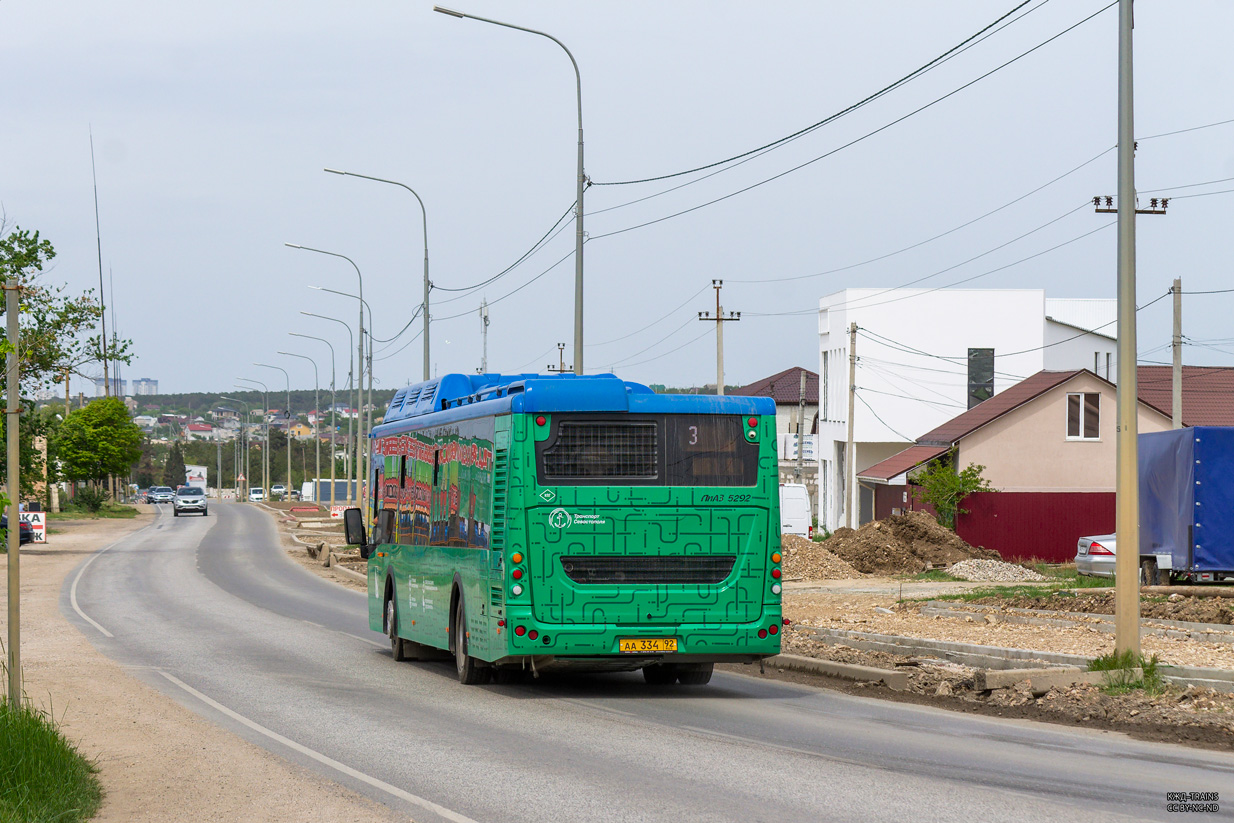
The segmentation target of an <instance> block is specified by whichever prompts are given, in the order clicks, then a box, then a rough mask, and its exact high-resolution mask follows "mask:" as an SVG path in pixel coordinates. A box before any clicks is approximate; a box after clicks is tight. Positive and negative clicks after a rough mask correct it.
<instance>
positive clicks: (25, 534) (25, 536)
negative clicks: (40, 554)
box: [0, 514, 34, 546]
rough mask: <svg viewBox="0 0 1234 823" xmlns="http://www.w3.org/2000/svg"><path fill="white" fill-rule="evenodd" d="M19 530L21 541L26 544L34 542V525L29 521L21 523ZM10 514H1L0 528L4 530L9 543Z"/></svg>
mask: <svg viewBox="0 0 1234 823" xmlns="http://www.w3.org/2000/svg"><path fill="white" fill-rule="evenodd" d="M18 527H19V528H18V531H19V532H20V533H21V538H20V543H21V545H23V546H24V545H26V544H27V543H33V542H34V527H33V526H31V525H30V524H29V523H19V524H18ZM8 529H9V516H8V515H7V514H2V515H0V530H3V531H4V534H5V544H6V545H7V543H8Z"/></svg>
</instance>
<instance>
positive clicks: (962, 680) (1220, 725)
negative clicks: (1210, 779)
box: [783, 627, 1234, 750]
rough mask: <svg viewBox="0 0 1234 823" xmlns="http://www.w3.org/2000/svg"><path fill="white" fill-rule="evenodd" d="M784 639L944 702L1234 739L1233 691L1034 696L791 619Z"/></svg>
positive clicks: (1197, 738) (1185, 736)
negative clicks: (846, 641) (842, 639)
mask: <svg viewBox="0 0 1234 823" xmlns="http://www.w3.org/2000/svg"><path fill="white" fill-rule="evenodd" d="M783 643H784V649H785V651H786V652H789V653H791V654H799V655H804V656H807V657H816V658H820V659H823V660H835V661H838V662H841V663H855V664H858V665H863V666H873V667H875V668H880V669H896V670H899V671H903V672H906V673H907V674H908V680H909V687H908V688H909V691H910V692H911V693H913V694H916V695H920V696H924V697H930V698H935V699H937V700H938V701H939V702H941V703H942V704H944V705H947V704H951V705H952V706H957V705H959V706H965V707H973V708H981V709H984V710H988V711H997V712H1002V711H1007V710H1012V711H1014V713H1015V714H1016V715H1017V716H1023V717H1030V718H1033V719H1044V720H1052V721H1055V722H1062V723H1070V724H1076V725H1083V726H1086V727H1098V728H1114V729H1121V730H1125V731H1130V732H1132V733H1133V734H1134V733H1137V732H1138V733H1140V734H1142V735H1144V736H1149V737H1152V738H1154V739H1165V740H1174V741H1178V742H1196V743H1200V744H1202V745H1205V746H1210V747H1213V748H1218V749H1221V750H1229V748H1231V747H1234V694H1227V693H1223V692H1218V691H1214V690H1213V689H1201V688H1196V687H1194V686H1188V687H1186V688H1183V687H1178V686H1170V687H1167V688H1166V690H1165V691H1164V693H1162V694H1160V695H1155V696H1153V695H1149V694H1146V693H1145V692H1142V691H1131V692H1128V693H1127V694H1120V695H1109V694H1106V693H1105V692H1104V691H1103V690H1102V689H1101V688H1099V687H1097V686H1074V687H1069V688H1065V689H1051V690H1050V691H1048V692H1046V693H1045V694H1044V695H1042V696H1041V697H1039V698H1038V697H1034V696H1033V693H1032V691H1031V690H1029V689H1028V686H1027V684H1026V683H1021V684H1016V686H1014V687H1012V688H1005V689H995V690H993V691H990V692H979V691H977V690H976V689H975V687H974V681H973V674H974V671H975V670H974V669H972V668H969V667H968V666H962V665H959V664H957V663H952V662H950V661H946V660H939V659H936V658H929V657H910V656H905V655H894V654H888V653H885V652H867V651H861V650H858V649H854V648H851V647H849V646H845V645H843V644H838V645H827V644H824V643H821V642H819V641H817V640H814V639H812V638H811V637H809V636H808V634H807V633H806V632H805V631H803V630H801V629H799V628H793V627H790V628H789V629H787V630H786V631H785V632H784V640H783Z"/></svg>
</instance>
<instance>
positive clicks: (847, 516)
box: [844, 323, 857, 529]
mask: <svg viewBox="0 0 1234 823" xmlns="http://www.w3.org/2000/svg"><path fill="white" fill-rule="evenodd" d="M856 400H857V324H856V323H849V324H848V443H847V445H845V447H844V525H845V526H847V527H848V528H850V529H851V528H852V527H853V481H854V478H855V477H856V475H857V471H856V469H855V468H854V465H855V464H856V462H857V461H855V460H854V459H853V414H854V413H855V412H856Z"/></svg>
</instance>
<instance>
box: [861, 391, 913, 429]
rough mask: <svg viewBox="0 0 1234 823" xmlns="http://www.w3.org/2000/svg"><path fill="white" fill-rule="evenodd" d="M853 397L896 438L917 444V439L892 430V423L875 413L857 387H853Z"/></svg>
mask: <svg viewBox="0 0 1234 823" xmlns="http://www.w3.org/2000/svg"><path fill="white" fill-rule="evenodd" d="M853 397H856V398H857V399H858V400H860V401H861V405H863V406H865V407H866V408H867V409H869V410H870V414H872V415H874V419H875V420H877V421H878V422H880V423H882V424H883V425H884V426H886V427H887V431H889V432H891V433H892V434H894V435H896V436H897V437H899V438H900V439H901V440H907V441H908V442H910V443H913V442H916V440H917V438H915V437H907V436H905V435H903V434H901V433H900V432H898V431H896V430H895V429H893V428H891V424H890V423H888V422H887V421H886V420H884V419H883V418H881V417H879V416H878V412H876V411H874V407H873V406H871V405H870V404H869V403H867V402H866V399H865V398H864V397H862V396H861V393H860V392H859V391H858V390H857V387H856V386H854V387H853Z"/></svg>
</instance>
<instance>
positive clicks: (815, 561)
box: [780, 534, 864, 580]
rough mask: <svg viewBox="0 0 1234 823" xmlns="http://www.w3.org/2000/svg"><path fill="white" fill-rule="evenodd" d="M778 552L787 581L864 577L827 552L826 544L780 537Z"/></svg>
mask: <svg viewBox="0 0 1234 823" xmlns="http://www.w3.org/2000/svg"><path fill="white" fill-rule="evenodd" d="M827 542H830V541H827ZM780 551H781V552H782V553H783V554H784V564H783V566H784V577H785V578H786V579H788V580H848V579H851V578H856V577H863V576H864V575H862V573H861V572H859V571H857V570H856V569H854V568H853V567H852V566H850V565H849V564H848V563H846V562H844V561H843V560H841V559H840V558H838V557H836V556H835V555H834V554H832V553H831V552H829V551H828V550H827V548H826V543H816V542H814V541H813V540H807V539H806V538H804V537H801V536H800V535H796V534H785V535H781V536H780Z"/></svg>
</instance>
